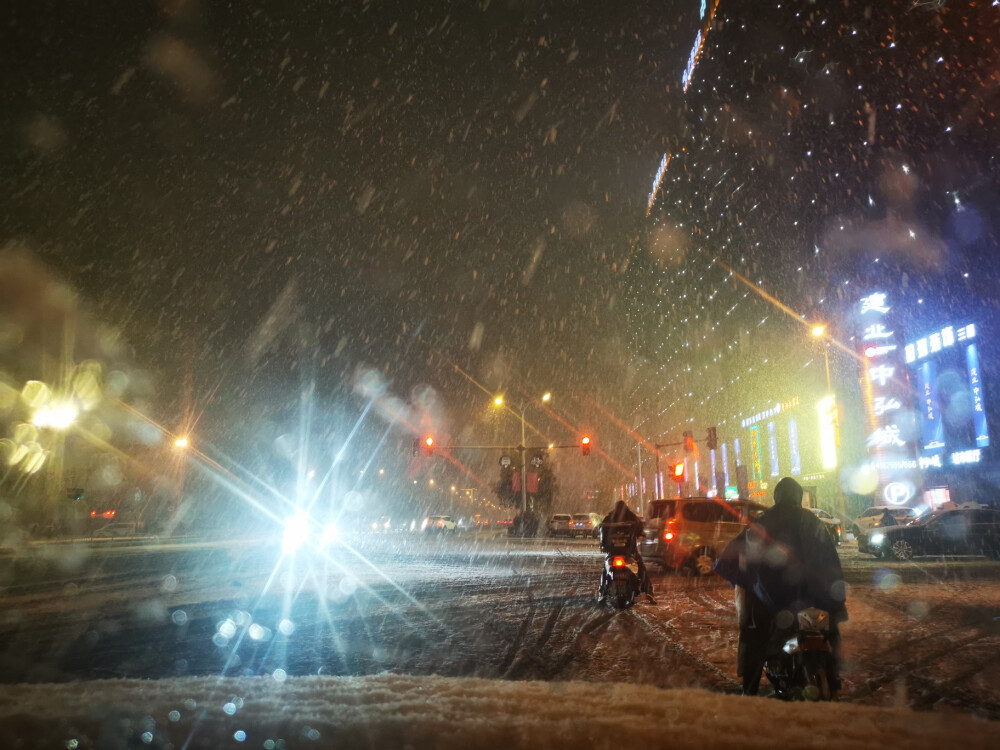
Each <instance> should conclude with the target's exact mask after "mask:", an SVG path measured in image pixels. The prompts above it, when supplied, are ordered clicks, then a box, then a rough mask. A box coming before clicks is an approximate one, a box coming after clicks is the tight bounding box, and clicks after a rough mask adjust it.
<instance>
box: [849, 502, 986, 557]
mask: <svg viewBox="0 0 1000 750" xmlns="http://www.w3.org/2000/svg"><path fill="white" fill-rule="evenodd" d="M868 544H869V546H870V547H871V549H872V551H873V552H874V553H875V555H876V557H886V558H892V559H896V560H909V559H910V558H911V557H918V556H920V555H986V556H987V557H991V558H993V559H994V560H1000V511H998V510H994V509H992V508H955V509H954V510H941V511H937V512H936V513H933V514H931V515H930V516H928V517H927V518H923V519H920V520H919V521H914V522H913V523H910V524H908V525H906V526H882V527H876V528H875V529H873V530H872V533H871V534H870V535H869V537H868Z"/></svg>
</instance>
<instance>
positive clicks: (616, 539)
mask: <svg viewBox="0 0 1000 750" xmlns="http://www.w3.org/2000/svg"><path fill="white" fill-rule="evenodd" d="M631 528H632V527H631V524H606V525H604V526H602V527H601V529H600V536H601V550H602V551H603V552H604V570H603V571H602V573H601V591H600V593H601V599H602V600H604V601H608V600H610V601H611V603H612V604H614V605H615V606H616V607H617V608H618V609H627V608H628V607H631V606H632V604H634V603H635V599H636V597H637V596H639V594H640V593H642V582H641V580H640V577H639V560H638V558H637V557H636V555H635V553H634V552H632V551H630V549H631V548H633V547H634V546H635V545H634V543H632V540H631V534H632V530H631Z"/></svg>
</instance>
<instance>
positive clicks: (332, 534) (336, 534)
mask: <svg viewBox="0 0 1000 750" xmlns="http://www.w3.org/2000/svg"><path fill="white" fill-rule="evenodd" d="M339 540H340V529H338V528H337V524H335V523H334V522H333V521H330V523H328V524H327V525H326V526H324V527H323V536H322V537H321V541H322V542H323V544H324V545H326V544H333V543H334V542H337V541H339Z"/></svg>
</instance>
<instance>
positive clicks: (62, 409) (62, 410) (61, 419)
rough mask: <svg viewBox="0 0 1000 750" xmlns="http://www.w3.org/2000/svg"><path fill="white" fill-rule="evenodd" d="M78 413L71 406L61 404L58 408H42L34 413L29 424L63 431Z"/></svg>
mask: <svg viewBox="0 0 1000 750" xmlns="http://www.w3.org/2000/svg"><path fill="white" fill-rule="evenodd" d="M78 416H79V413H78V412H77V410H76V407H75V406H73V405H72V404H61V405H58V406H43V407H42V408H41V409H39V410H38V411H36V412H35V414H34V416H33V417H32V418H31V423H32V424H33V425H35V426H36V427H49V428H51V429H53V430H65V429H66V428H67V427H69V426H70V425H71V424H73V422H75V421H76V418H77V417H78Z"/></svg>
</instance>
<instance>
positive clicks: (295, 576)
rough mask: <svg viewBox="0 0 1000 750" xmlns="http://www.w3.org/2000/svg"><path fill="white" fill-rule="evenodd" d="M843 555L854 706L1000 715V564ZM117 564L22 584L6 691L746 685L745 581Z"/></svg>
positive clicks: (256, 562) (382, 541) (12, 623)
mask: <svg viewBox="0 0 1000 750" xmlns="http://www.w3.org/2000/svg"><path fill="white" fill-rule="evenodd" d="M841 552H842V558H843V561H844V566H845V571H846V574H847V577H848V580H849V581H850V584H851V589H850V595H849V599H848V607H849V612H850V617H851V619H850V621H849V622H848V623H847V624H846V625H845V626H844V628H843V633H844V651H845V657H846V665H845V671H844V675H843V676H844V690H843V694H842V699H843V701H845V702H850V703H856V704H871V705H879V706H911V707H914V708H919V709H930V708H936V709H939V710H943V709H945V708H947V710H949V711H957V712H961V713H972V714H976V715H979V716H982V717H987V718H990V719H994V720H996V719H998V718H1000V669H998V664H1000V656H998V654H1000V648H998V646H1000V564H996V563H991V562H987V561H984V560H961V561H956V560H949V561H940V560H919V561H916V562H911V563H907V564H891V565H886V564H884V563H878V562H876V561H874V560H872V559H871V558H868V557H867V556H863V555H859V553H858V552H857V550H856V549H854V548H853V547H850V546H848V547H845V548H843V549H842V551H841ZM107 554H108V551H107V550H102V551H100V552H99V553H95V552H92V551H85V552H81V555H82V559H84V560H87V561H88V564H86V565H78V566H76V567H72V566H71V567H69V568H65V567H64V568H60V569H58V570H55V569H53V570H52V571H51V573H52V576H54V577H53V578H51V580H49V582H48V583H47V584H43V583H41V581H43V580H44V576H42V577H40V578H39V579H38V580H39V584H38V585H37V586H35V587H32V586H31V585H30V584H29V583H26V582H24V581H10V579H8V581H9V583H10V586H9V587H8V589H7V591H6V592H5V593H4V594H3V595H2V596H0V609H2V611H3V612H4V613H5V614H4V619H3V621H2V626H0V649H2V651H0V652H2V654H3V656H2V660H3V664H4V665H5V670H4V671H3V681H4V682H8V683H16V682H43V681H44V682H63V681H68V680H74V679H83V680H88V679H95V678H122V677H131V678H156V679H164V678H179V677H190V676H199V675H223V674H224V675H226V676H234V677H235V676H251V675H264V676H274V675H278V676H279V677H281V678H285V677H288V678H294V677H297V676H306V675H317V674H321V675H375V674H383V673H390V674H401V675H402V674H405V675H442V676H448V677H478V678H489V679H496V678H499V679H507V680H544V681H584V682H626V683H632V684H646V685H650V686H657V687H664V688H705V689H708V690H711V691H715V692H735V691H737V690H738V684H737V682H736V678H735V664H734V654H735V640H736V633H735V628H734V619H733V608H732V591H731V589H730V587H728V586H727V585H725V584H724V583H723V582H722V581H720V580H719V579H717V578H715V577H709V578H693V577H687V576H682V575H677V574H666V573H663V572H661V571H658V570H654V583H655V586H656V603H655V604H648V603H644V604H640V605H638V606H636V607H635V608H633V609H631V610H629V611H626V612H617V611H613V610H611V609H607V608H604V607H601V606H598V605H597V603H596V602H595V600H594V592H595V587H596V583H597V575H598V570H599V567H600V557H599V555H598V553H597V552H596V549H595V547H594V545H593V544H592V543H588V542H543V541H533V542H521V541H517V542H512V541H509V540H507V539H505V538H487V537H481V538H463V537H457V538H451V539H424V538H419V537H408V536H407V537H385V538H378V537H373V538H370V539H365V540H362V541H361V542H360V543H359V544H358V546H357V547H356V548H355V549H354V550H353V551H352V552H348V551H341V552H339V553H338V554H337V555H335V557H333V558H327V559H323V558H320V557H313V558H311V559H306V558H304V557H297V558H296V559H295V560H294V561H291V560H289V559H285V560H284V561H283V563H282V565H281V566H280V567H276V566H275V563H276V560H277V559H278V558H279V556H280V553H279V552H278V551H276V550H274V549H272V548H268V547H260V546H248V545H229V546H222V547H218V548H211V549H207V550H200V551H197V552H195V551H191V550H187V551H182V552H179V551H177V550H163V551H159V552H157V551H153V550H150V551H149V552H148V554H146V555H145V556H142V557H139V556H136V555H135V554H134V550H133V551H131V552H130V554H129V556H120V557H119V556H114V555H111V556H110V557H108V559H102V556H106V555H107ZM138 559H141V560H142V561H143V562H142V565H136V566H134V567H130V566H129V564H128V563H127V562H126V561H127V560H138ZM21 564H22V565H24V564H25V562H24V561H23V560H22V561H21Z"/></svg>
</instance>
